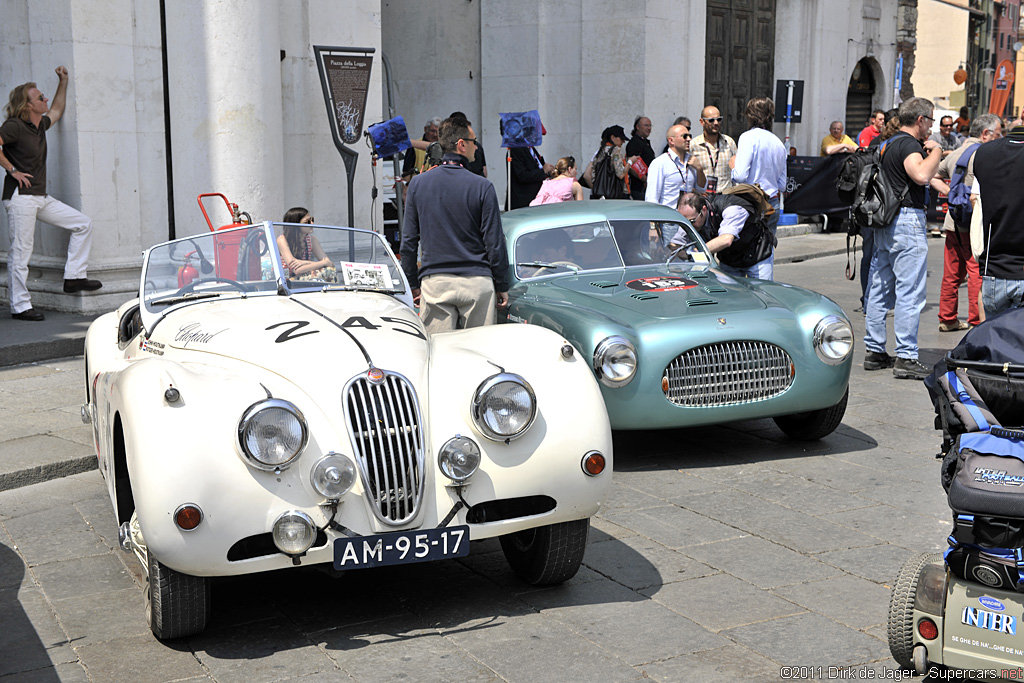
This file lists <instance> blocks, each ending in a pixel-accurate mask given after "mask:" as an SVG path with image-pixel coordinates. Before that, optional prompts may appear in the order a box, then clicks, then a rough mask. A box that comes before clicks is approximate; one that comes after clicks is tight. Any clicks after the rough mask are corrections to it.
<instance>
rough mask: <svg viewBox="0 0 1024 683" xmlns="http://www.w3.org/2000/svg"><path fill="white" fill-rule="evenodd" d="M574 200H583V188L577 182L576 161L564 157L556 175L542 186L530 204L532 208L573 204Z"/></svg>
mask: <svg viewBox="0 0 1024 683" xmlns="http://www.w3.org/2000/svg"><path fill="white" fill-rule="evenodd" d="M574 199H583V186H582V185H580V184H579V182H577V181H576V160H575V159H573V158H572V157H562V158H561V159H559V160H558V163H557V164H556V165H555V171H554V175H552V176H551V177H550V178H548V179H547V180H545V181H544V183H543V184H542V185H541V186H540V192H538V193H537V196H536V197H534V199H533V201H532V202H530V206H540V205H541V204H555V203H557V202H571V201H572V200H574Z"/></svg>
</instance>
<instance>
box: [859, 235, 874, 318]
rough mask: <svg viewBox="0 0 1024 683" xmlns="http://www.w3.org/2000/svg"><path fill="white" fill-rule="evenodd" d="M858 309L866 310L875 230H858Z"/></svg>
mask: <svg viewBox="0 0 1024 683" xmlns="http://www.w3.org/2000/svg"><path fill="white" fill-rule="evenodd" d="M860 239H861V244H860V250H861V253H862V256H861V257H860V309H861V310H862V311H866V310H868V283H869V282H870V281H871V279H870V278H871V257H872V256H874V252H875V229H874V228H861V229H860Z"/></svg>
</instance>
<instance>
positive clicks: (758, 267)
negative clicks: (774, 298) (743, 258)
mask: <svg viewBox="0 0 1024 683" xmlns="http://www.w3.org/2000/svg"><path fill="white" fill-rule="evenodd" d="M772 256H774V253H773V254H772ZM772 256H769V257H768V258H766V259H765V260H763V261H758V262H757V263H755V264H754V265H752V266H748V267H747V268H733V267H732V266H727V265H726V264H724V263H722V262H721V261H719V262H718V267H719V268H721V269H722V272H724V273H728V274H729V275H732V276H733V277H756V278H758V279H760V280H771V279H772V275H773V274H774V267H773V265H772Z"/></svg>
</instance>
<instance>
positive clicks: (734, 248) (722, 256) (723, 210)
mask: <svg viewBox="0 0 1024 683" xmlns="http://www.w3.org/2000/svg"><path fill="white" fill-rule="evenodd" d="M676 210H677V211H679V213H680V214H682V216H683V218H685V219H686V220H688V221H690V224H691V225H692V226H693V227H694V228H695V229H696V230H697V232H699V233H700V236H701V237H702V238H703V239H704V242H705V244H707V247H708V251H710V252H711V253H712V254H715V255H716V256H717V258H718V261H719V266H720V267H721V268H722V270H723V271H725V272H726V273H728V274H730V275H733V276H735V277H756V278H759V279H761V280H771V279H772V275H773V272H772V271H773V267H772V266H773V259H772V254H773V253H774V249H775V245H776V244H777V240H776V238H775V235H773V234H772V233H771V231H770V230H769V229H768V226H767V224H766V223H765V212H766V211H770V210H772V207H771V204H770V202H769V199H768V195H767V194H765V192H764V190H762V189H761V188H760V187H758V186H756V185H744V184H740V185H733V186H732V187H730V188H728V189H727V190H726V191H725V192H718V193H715V194H710V195H705V194H700V193H696V192H685V193H683V195H682V196H680V197H679V204H678V205H677V206H676ZM683 234H684V232H683V231H682V230H680V231H679V233H677V235H676V237H673V238H670V244H669V248H672V249H675V248H677V247H680V246H682V244H681V242H682V239H680V241H679V242H678V243H677V242H676V238H678V237H679V236H680V235H683Z"/></svg>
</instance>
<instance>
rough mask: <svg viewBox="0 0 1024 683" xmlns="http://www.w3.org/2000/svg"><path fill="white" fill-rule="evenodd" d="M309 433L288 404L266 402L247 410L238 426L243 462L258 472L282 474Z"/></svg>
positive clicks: (295, 410) (297, 414) (300, 414)
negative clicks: (275, 471) (280, 471)
mask: <svg viewBox="0 0 1024 683" xmlns="http://www.w3.org/2000/svg"><path fill="white" fill-rule="evenodd" d="M308 438H309V433H308V431H307V429H306V419H305V418H304V417H303V416H302V413H301V412H300V411H299V409H298V408H296V407H295V406H294V405H292V404H291V403H289V402H288V401H282V400H280V399H276V398H268V399H265V400H263V401H257V402H256V403H253V404H252V405H251V406H249V408H248V410H246V411H245V414H244V415H242V419H241V420H240V421H239V422H238V444H239V446H241V448H242V453H243V454H244V455H245V458H246V461H247V462H248V463H249V464H250V465H252V466H253V467H255V468H257V469H261V470H270V471H272V470H282V469H284V468H285V467H287V466H288V465H290V464H291V463H292V461H293V460H295V458H297V457H299V454H300V453H302V449H303V448H305V447H306V441H307V439H308Z"/></svg>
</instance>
